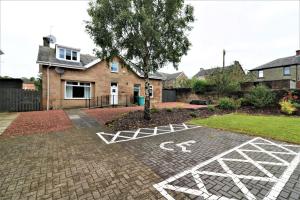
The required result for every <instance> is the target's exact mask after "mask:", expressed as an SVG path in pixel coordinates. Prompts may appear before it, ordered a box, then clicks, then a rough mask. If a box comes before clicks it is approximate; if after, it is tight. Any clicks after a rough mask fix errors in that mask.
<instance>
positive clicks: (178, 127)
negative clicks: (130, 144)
mask: <svg viewBox="0 0 300 200" xmlns="http://www.w3.org/2000/svg"><path fill="white" fill-rule="evenodd" d="M199 127H201V126H195V125H189V124H185V123H182V124H169V125H167V126H158V127H154V128H139V129H137V130H135V131H118V132H117V133H114V134H113V133H104V132H99V133H96V134H97V135H98V136H99V137H100V138H101V139H102V140H103V141H104V142H105V143H106V144H112V143H117V142H126V141H130V140H136V139H140V138H145V137H151V136H156V135H162V134H166V133H175V132H179V131H184V130H189V129H194V128H199ZM143 131H144V132H143ZM125 132H126V133H129V134H130V133H131V135H130V136H128V135H126V136H124V135H122V133H125ZM183 146H184V145H183ZM187 146H188V145H187Z"/></svg>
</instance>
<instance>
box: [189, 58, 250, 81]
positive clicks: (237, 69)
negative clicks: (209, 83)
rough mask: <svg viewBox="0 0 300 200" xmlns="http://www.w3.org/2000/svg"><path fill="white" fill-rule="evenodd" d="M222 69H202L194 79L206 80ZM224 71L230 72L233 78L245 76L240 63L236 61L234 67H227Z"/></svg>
mask: <svg viewBox="0 0 300 200" xmlns="http://www.w3.org/2000/svg"><path fill="white" fill-rule="evenodd" d="M219 69H220V67H215V68H210V69H204V68H200V71H199V72H198V73H197V74H195V75H194V76H193V77H194V78H197V79H201V80H206V79H207V78H208V77H209V76H210V75H212V74H213V73H214V72H215V71H217V70H219ZM224 69H225V70H226V71H229V72H230V73H231V74H232V75H233V76H232V77H241V76H245V71H244V70H243V68H242V66H241V64H240V63H239V61H234V63H233V64H232V65H229V66H225V67H224Z"/></svg>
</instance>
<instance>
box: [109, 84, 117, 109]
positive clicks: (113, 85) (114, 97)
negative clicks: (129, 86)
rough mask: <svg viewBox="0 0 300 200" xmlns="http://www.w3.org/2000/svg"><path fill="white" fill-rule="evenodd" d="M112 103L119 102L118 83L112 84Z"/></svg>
mask: <svg viewBox="0 0 300 200" xmlns="http://www.w3.org/2000/svg"><path fill="white" fill-rule="evenodd" d="M110 104H111V105H116V104H118V83H111V84H110Z"/></svg>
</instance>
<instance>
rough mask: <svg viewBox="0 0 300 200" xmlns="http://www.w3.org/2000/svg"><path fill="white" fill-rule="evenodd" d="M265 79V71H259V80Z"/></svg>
mask: <svg viewBox="0 0 300 200" xmlns="http://www.w3.org/2000/svg"><path fill="white" fill-rule="evenodd" d="M263 77H264V71H263V70H259V71H258V78H263Z"/></svg>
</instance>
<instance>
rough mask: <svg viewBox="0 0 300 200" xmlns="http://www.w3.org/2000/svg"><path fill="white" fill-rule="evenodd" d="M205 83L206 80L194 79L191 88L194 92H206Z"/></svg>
mask: <svg viewBox="0 0 300 200" xmlns="http://www.w3.org/2000/svg"><path fill="white" fill-rule="evenodd" d="M207 85H208V84H207V81H206V80H194V81H193V82H192V89H193V90H194V92H196V93H204V92H206V88H207Z"/></svg>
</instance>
